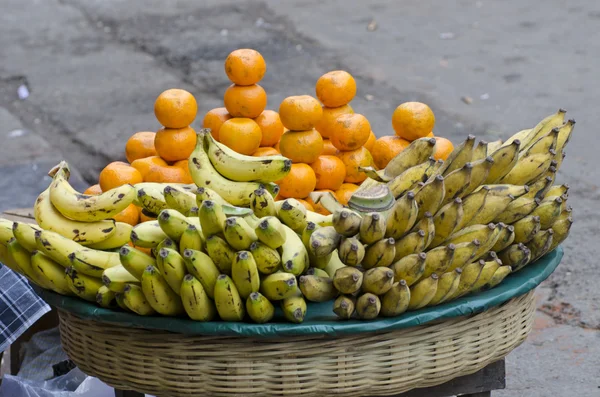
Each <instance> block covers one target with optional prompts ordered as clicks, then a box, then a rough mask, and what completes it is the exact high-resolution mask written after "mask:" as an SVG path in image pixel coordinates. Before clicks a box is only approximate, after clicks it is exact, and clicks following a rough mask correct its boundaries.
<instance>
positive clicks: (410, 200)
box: [385, 192, 419, 239]
mask: <svg viewBox="0 0 600 397" xmlns="http://www.w3.org/2000/svg"><path fill="white" fill-rule="evenodd" d="M418 215H419V206H418V205H417V202H416V200H415V194H414V193H413V192H408V193H406V194H405V195H404V196H402V197H400V198H399V199H398V200H397V201H396V203H395V204H394V206H393V207H392V209H391V210H390V214H389V216H388V218H387V220H386V229H385V236H386V237H393V238H394V239H399V238H400V237H402V236H404V234H406V232H408V231H409V230H410V229H412V227H413V226H414V224H415V222H416V221H417V216H418Z"/></svg>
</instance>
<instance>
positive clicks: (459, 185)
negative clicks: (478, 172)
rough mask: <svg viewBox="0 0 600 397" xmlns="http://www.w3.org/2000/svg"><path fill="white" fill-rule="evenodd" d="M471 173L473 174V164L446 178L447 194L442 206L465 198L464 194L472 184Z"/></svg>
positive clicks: (453, 172)
mask: <svg viewBox="0 0 600 397" xmlns="http://www.w3.org/2000/svg"><path fill="white" fill-rule="evenodd" d="M471 172H473V164H472V163H467V164H465V165H463V166H462V167H461V168H459V169H457V170H454V171H452V172H451V173H449V174H448V175H446V176H445V177H444V190H445V193H444V200H442V204H441V206H444V205H446V204H448V203H449V202H451V201H452V200H454V199H456V198H460V197H462V196H464V195H463V192H464V191H466V190H467V188H468V187H469V184H470V183H471Z"/></svg>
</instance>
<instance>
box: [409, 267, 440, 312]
mask: <svg viewBox="0 0 600 397" xmlns="http://www.w3.org/2000/svg"><path fill="white" fill-rule="evenodd" d="M438 282H439V278H438V275H437V274H435V273H433V274H432V275H431V276H429V277H427V278H424V279H423V280H421V281H419V282H418V283H416V284H415V285H413V286H411V287H410V300H409V301H408V310H418V309H420V308H422V307H425V306H427V305H428V304H429V302H431V300H432V299H433V297H434V296H435V293H436V292H437V286H438Z"/></svg>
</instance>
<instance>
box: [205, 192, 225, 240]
mask: <svg viewBox="0 0 600 397" xmlns="http://www.w3.org/2000/svg"><path fill="white" fill-rule="evenodd" d="M198 218H200V226H201V228H202V233H203V234H204V236H205V237H210V236H212V235H213V234H219V233H223V230H224V227H225V220H226V219H227V217H226V215H225V213H224V212H223V207H222V206H221V204H219V203H217V202H216V201H212V200H204V201H203V202H202V204H201V205H200V207H199V209H198Z"/></svg>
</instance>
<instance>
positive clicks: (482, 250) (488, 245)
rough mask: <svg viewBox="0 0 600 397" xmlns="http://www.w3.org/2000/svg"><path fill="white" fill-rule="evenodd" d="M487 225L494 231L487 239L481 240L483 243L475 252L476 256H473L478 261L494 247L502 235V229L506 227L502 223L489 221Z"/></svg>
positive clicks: (473, 259)
mask: <svg viewBox="0 0 600 397" xmlns="http://www.w3.org/2000/svg"><path fill="white" fill-rule="evenodd" d="M502 225H504V224H502ZM487 226H488V228H490V229H493V230H492V233H491V234H490V236H489V238H488V239H487V240H485V241H484V240H479V241H480V243H481V245H480V246H479V248H478V249H477V252H475V256H473V258H472V259H471V260H472V261H476V260H477V259H480V258H481V257H483V256H484V255H485V254H487V253H488V252H489V251H490V250H491V249H492V247H493V246H494V245H495V244H496V243H497V242H498V240H499V239H500V236H501V235H502V230H503V229H504V227H502V226H501V225H498V224H494V223H488V224H487Z"/></svg>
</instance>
